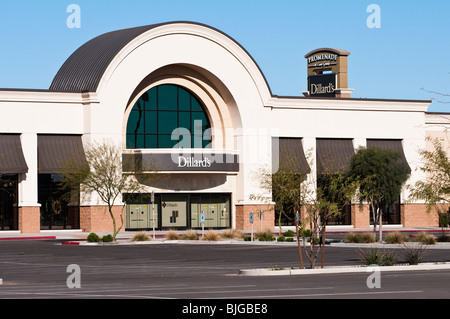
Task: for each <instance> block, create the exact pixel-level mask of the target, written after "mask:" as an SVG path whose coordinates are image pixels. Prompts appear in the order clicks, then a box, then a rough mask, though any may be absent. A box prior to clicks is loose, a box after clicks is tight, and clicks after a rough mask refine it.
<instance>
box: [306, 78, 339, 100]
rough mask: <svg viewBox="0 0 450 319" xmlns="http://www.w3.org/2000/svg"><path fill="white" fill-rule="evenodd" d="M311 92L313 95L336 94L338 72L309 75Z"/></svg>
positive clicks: (327, 95)
mask: <svg viewBox="0 0 450 319" xmlns="http://www.w3.org/2000/svg"><path fill="white" fill-rule="evenodd" d="M308 87H309V94H310V95H311V96H313V95H318V96H324V97H325V96H326V97H330V96H334V95H335V94H336V92H335V91H336V74H335V73H329V74H318V75H310V76H309V77H308Z"/></svg>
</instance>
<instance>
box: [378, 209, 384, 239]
mask: <svg viewBox="0 0 450 319" xmlns="http://www.w3.org/2000/svg"><path fill="white" fill-rule="evenodd" d="M378 216H379V218H380V222H379V227H380V229H379V234H378V242H379V243H382V242H383V230H382V227H383V211H382V210H381V209H380V208H378Z"/></svg>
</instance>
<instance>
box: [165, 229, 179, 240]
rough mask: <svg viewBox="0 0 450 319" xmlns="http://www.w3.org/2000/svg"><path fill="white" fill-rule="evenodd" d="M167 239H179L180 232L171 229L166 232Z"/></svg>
mask: <svg viewBox="0 0 450 319" xmlns="http://www.w3.org/2000/svg"><path fill="white" fill-rule="evenodd" d="M166 239H167V240H177V239H180V237H179V236H178V234H177V233H176V232H175V231H173V230H169V231H168V232H167V234H166Z"/></svg>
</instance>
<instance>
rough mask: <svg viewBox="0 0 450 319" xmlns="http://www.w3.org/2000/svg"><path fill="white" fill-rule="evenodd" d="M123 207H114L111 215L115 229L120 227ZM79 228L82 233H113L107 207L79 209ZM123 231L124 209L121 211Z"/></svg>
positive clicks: (123, 229)
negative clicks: (112, 215)
mask: <svg viewBox="0 0 450 319" xmlns="http://www.w3.org/2000/svg"><path fill="white" fill-rule="evenodd" d="M122 208H123V206H121V205H120V206H114V207H113V214H114V217H115V219H116V227H117V228H118V227H120V225H121V223H122V222H121V220H120V214H121V213H122ZM80 228H81V230H82V231H84V232H113V231H114V226H113V221H112V218H111V215H110V214H109V211H108V206H82V207H80ZM123 231H125V209H124V210H123V227H122V229H121V232H123Z"/></svg>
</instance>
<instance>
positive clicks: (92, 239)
mask: <svg viewBox="0 0 450 319" xmlns="http://www.w3.org/2000/svg"><path fill="white" fill-rule="evenodd" d="M87 241H88V242H90V243H97V242H99V241H100V237H98V235H97V234H96V233H90V234H89V235H88V237H87Z"/></svg>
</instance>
